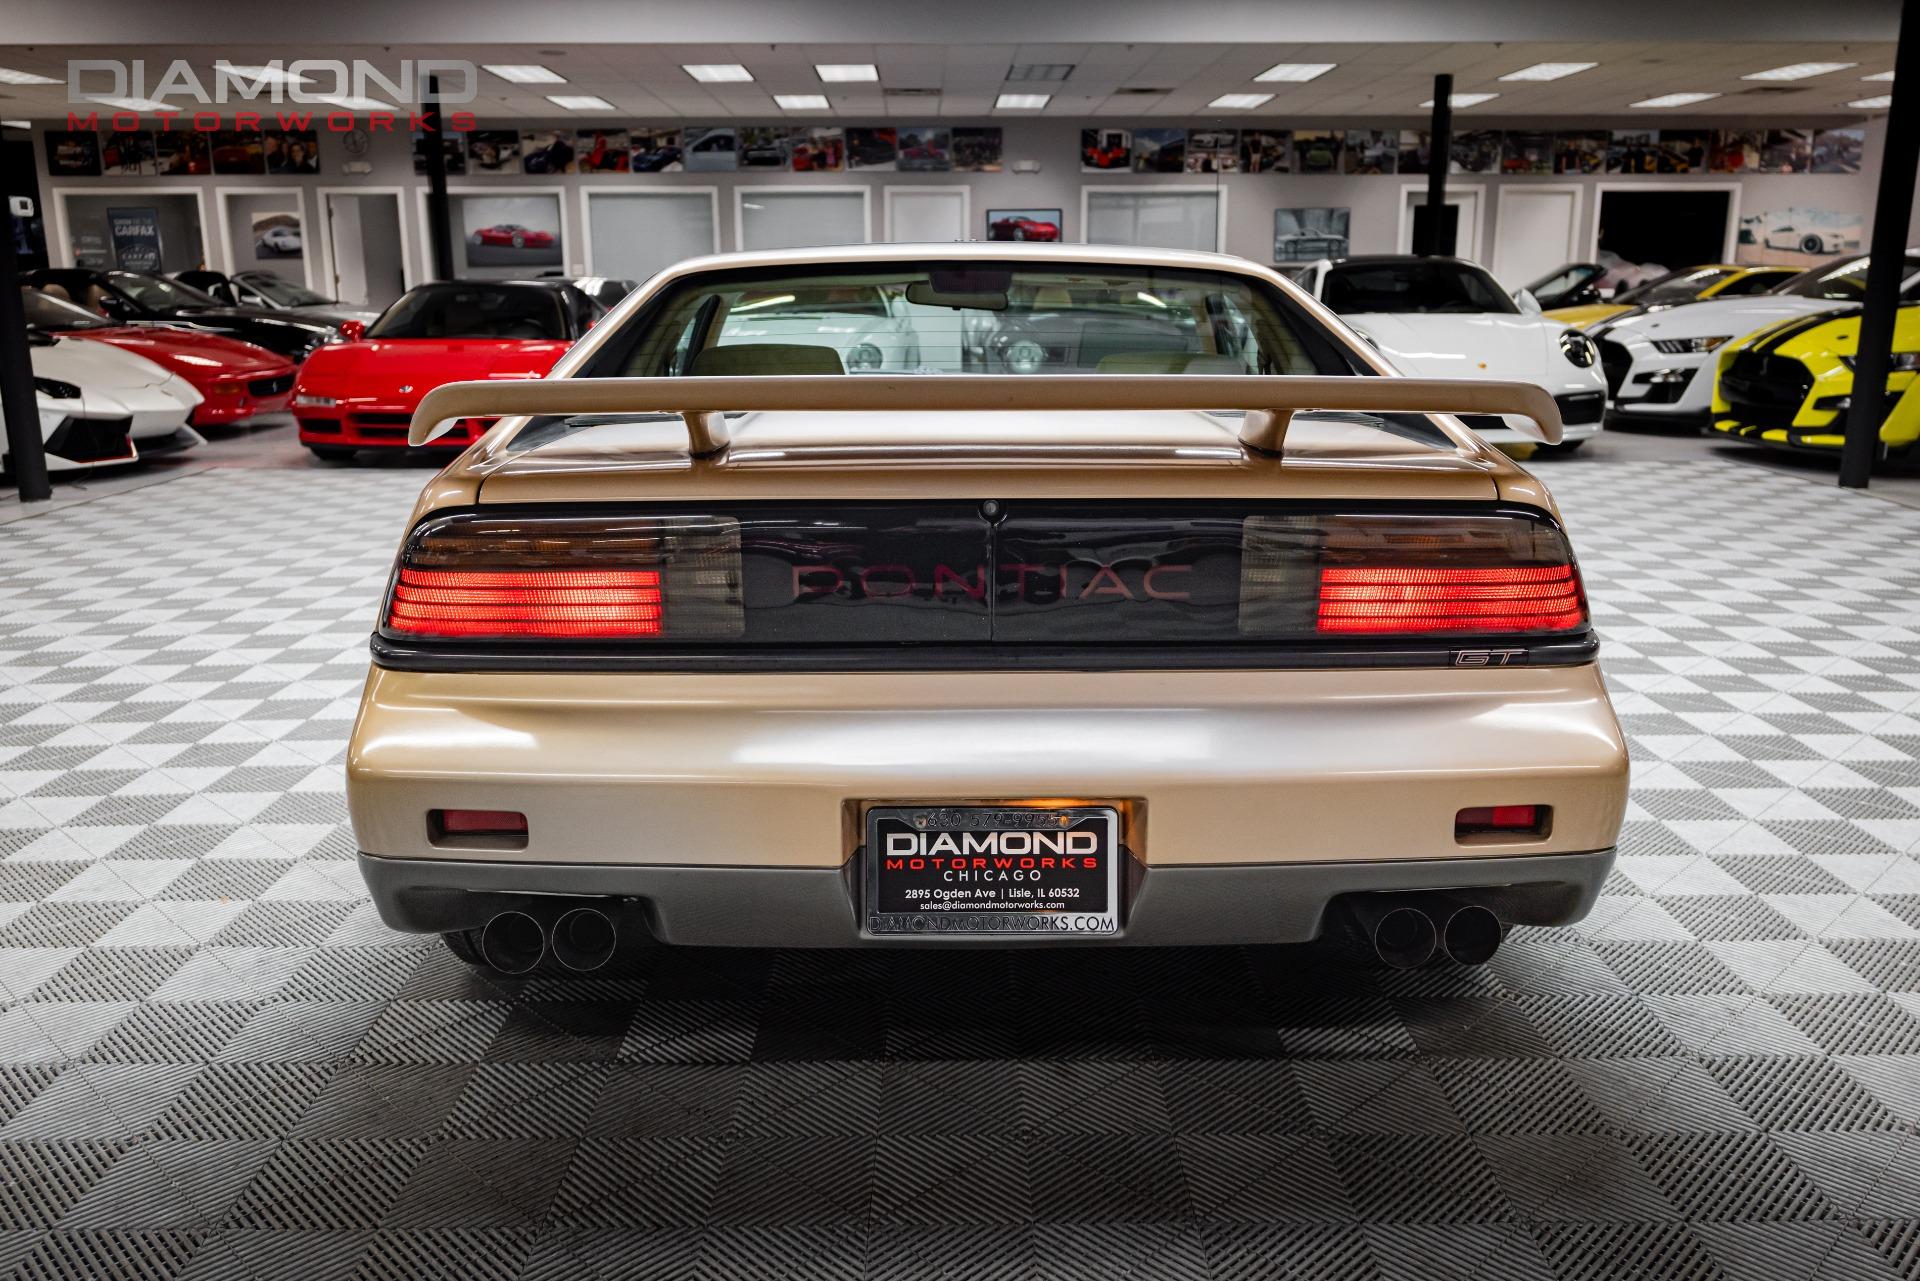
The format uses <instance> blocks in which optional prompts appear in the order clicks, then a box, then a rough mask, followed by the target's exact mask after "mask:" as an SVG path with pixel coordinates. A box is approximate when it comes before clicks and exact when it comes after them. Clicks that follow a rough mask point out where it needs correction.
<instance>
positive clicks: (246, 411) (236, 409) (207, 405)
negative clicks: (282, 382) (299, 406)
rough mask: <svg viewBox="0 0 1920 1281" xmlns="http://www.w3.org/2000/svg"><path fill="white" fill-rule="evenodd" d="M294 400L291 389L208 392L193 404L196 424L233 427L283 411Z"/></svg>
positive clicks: (194, 422)
mask: <svg viewBox="0 0 1920 1281" xmlns="http://www.w3.org/2000/svg"><path fill="white" fill-rule="evenodd" d="M292 404H293V392H292V391H291V390H287V391H283V392H281V393H280V394H279V395H277V396H211V395H210V396H208V397H207V398H206V399H205V400H203V401H201V402H200V403H199V404H198V405H196V406H194V410H193V417H192V419H191V420H190V421H191V422H192V423H193V425H194V426H195V427H234V426H238V425H239V424H241V423H248V422H252V421H253V420H254V419H256V418H265V417H267V416H269V415H272V414H284V413H286V412H287V408H288V406H290V405H292Z"/></svg>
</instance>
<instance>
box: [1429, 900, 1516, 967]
mask: <svg viewBox="0 0 1920 1281" xmlns="http://www.w3.org/2000/svg"><path fill="white" fill-rule="evenodd" d="M1503 937H1504V935H1503V934H1502V932H1501V929H1500V918H1499V917H1497V916H1495V915H1494V914H1493V913H1492V912H1491V911H1489V910H1488V909H1486V908H1484V907H1481V906H1480V905H1479V904H1478V903H1469V904H1467V905H1466V906H1464V907H1457V908H1455V909H1454V910H1453V912H1452V914H1451V915H1450V916H1448V917H1447V923H1446V926H1445V927H1444V928H1443V929H1442V930H1441V932H1440V938H1441V946H1443V947H1445V948H1446V950H1447V955H1448V956H1450V957H1452V958H1453V959H1454V961H1456V962H1457V963H1459V964H1461V965H1485V964H1486V963H1487V962H1488V961H1491V960H1492V959H1493V954H1494V953H1495V952H1498V951H1499V950H1500V940H1501V939H1502V938H1503Z"/></svg>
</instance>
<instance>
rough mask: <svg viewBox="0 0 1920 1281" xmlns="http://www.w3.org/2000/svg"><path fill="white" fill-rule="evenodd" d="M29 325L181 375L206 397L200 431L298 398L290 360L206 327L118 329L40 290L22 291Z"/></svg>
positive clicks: (193, 421) (198, 412)
mask: <svg viewBox="0 0 1920 1281" xmlns="http://www.w3.org/2000/svg"><path fill="white" fill-rule="evenodd" d="M20 297H21V301H22V302H23V303H24V304H25V306H26V309H27V324H29V325H31V326H32V327H34V328H35V329H40V330H44V331H45V332H47V333H57V334H59V335H60V336H61V337H63V338H85V339H88V340H89V341H92V342H103V343H109V344H111V345H113V346H115V347H119V348H122V349H124V350H126V351H130V352H132V353H133V354H134V355H136V356H144V357H146V358H147V359H148V360H151V361H152V362H153V363H154V364H156V365H159V366H160V367H161V368H163V369H166V370H167V371H168V372H170V373H174V374H178V375H179V376H180V377H181V378H183V379H185V380H186V381H187V382H188V383H190V384H192V386H193V389H194V390H195V391H197V392H199V393H200V396H201V401H200V404H199V405H197V406H196V407H195V408H194V411H193V416H192V417H190V418H189V419H188V420H187V421H188V423H189V424H190V425H192V426H194V427H220V426H228V425H231V424H234V423H243V422H246V421H248V420H249V419H253V418H258V417H260V416H261V415H263V414H280V413H285V412H286V409H287V404H288V402H290V401H291V400H292V399H293V377H294V364H293V362H292V361H291V360H288V359H287V358H286V357H285V356H281V355H278V354H276V353H274V352H271V351H268V350H267V349H266V348H264V347H256V346H254V345H253V344H252V343H247V342H241V341H240V340H239V339H237V338H227V337H224V336H222V335H220V334H214V333H208V332H206V331H205V330H202V329H183V328H178V327H176V326H172V325H116V324H114V323H113V322H112V321H110V320H102V319H101V318H100V317H98V316H96V315H94V314H93V313H92V312H90V311H88V310H87V309H86V308H84V307H77V306H75V305H74V304H72V303H70V302H62V301H60V300H59V299H58V298H52V297H49V296H48V295H46V294H43V293H41V292H40V291H39V290H37V289H23V290H21V291H20Z"/></svg>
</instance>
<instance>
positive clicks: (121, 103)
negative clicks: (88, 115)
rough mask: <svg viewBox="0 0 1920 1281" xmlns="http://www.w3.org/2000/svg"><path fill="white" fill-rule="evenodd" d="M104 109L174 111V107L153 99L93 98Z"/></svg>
mask: <svg viewBox="0 0 1920 1281" xmlns="http://www.w3.org/2000/svg"><path fill="white" fill-rule="evenodd" d="M89 101H92V102H97V103H99V104H100V105H101V106H103V107H118V108H120V110H122V111H172V110H173V107H172V106H170V105H168V104H167V103H164V102H156V101H155V100H154V99H152V98H93V99H90V100H89Z"/></svg>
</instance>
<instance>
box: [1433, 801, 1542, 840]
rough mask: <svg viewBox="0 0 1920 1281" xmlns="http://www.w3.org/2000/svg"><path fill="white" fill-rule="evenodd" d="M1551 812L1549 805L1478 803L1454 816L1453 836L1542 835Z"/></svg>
mask: <svg viewBox="0 0 1920 1281" xmlns="http://www.w3.org/2000/svg"><path fill="white" fill-rule="evenodd" d="M1552 815H1553V808H1552V807H1551V806H1548V805H1478V806H1474V807H1473V808H1470V809H1464V810H1461V811H1460V812H1459V813H1458V814H1455V815H1454V816H1453V834H1454V836H1455V837H1456V838H1459V837H1471V836H1529V835H1531V836H1544V835H1545V834H1546V831H1547V826H1548V823H1549V821H1550V820H1551V818H1552Z"/></svg>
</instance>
